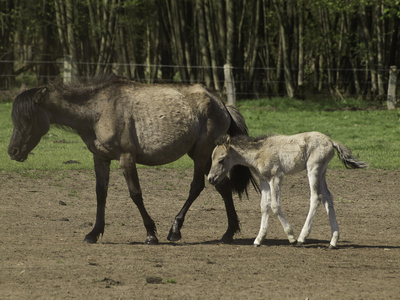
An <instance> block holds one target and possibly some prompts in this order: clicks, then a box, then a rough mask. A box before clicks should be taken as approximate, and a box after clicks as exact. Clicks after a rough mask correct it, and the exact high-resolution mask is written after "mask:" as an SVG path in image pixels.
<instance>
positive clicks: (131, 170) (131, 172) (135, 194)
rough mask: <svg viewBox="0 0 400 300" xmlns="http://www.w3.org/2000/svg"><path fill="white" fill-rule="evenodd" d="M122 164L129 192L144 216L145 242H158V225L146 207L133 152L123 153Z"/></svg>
mask: <svg viewBox="0 0 400 300" xmlns="http://www.w3.org/2000/svg"><path fill="white" fill-rule="evenodd" d="M119 163H120V166H121V168H122V170H123V172H124V176H125V180H126V183H127V184H128V189H129V194H130V196H131V198H132V200H133V202H134V203H135V204H136V206H137V208H138V209H139V212H140V215H141V216H142V219H143V223H144V227H145V228H146V231H147V238H146V240H145V244H158V239H157V237H156V225H155V223H154V221H153V219H152V218H151V217H150V215H149V214H148V213H147V210H146V208H145V207H144V203H143V197H142V191H141V189H140V184H139V177H138V173H137V169H136V164H135V161H134V158H133V156H132V155H131V154H125V155H121V157H120V161H119Z"/></svg>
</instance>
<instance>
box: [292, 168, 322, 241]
mask: <svg viewBox="0 0 400 300" xmlns="http://www.w3.org/2000/svg"><path fill="white" fill-rule="evenodd" d="M307 176H308V181H309V183H310V194H311V195H310V210H309V211H308V215H307V218H306V221H305V222H304V225H303V229H302V230H301V232H300V235H299V238H298V240H297V244H298V245H302V244H303V243H304V241H305V240H306V238H307V237H308V236H309V235H310V232H311V227H312V223H313V221H314V217H315V213H316V212H317V208H318V206H319V204H320V202H321V201H320V200H321V198H320V186H321V185H320V180H321V170H320V168H318V167H315V168H309V169H308V173H307Z"/></svg>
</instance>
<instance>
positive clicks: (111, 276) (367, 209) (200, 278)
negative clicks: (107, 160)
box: [0, 169, 400, 299]
mask: <svg viewBox="0 0 400 300" xmlns="http://www.w3.org/2000/svg"><path fill="white" fill-rule="evenodd" d="M139 174H140V177H141V184H142V190H143V194H144V197H145V204H146V206H147V209H148V211H149V213H150V215H151V216H152V217H153V219H154V220H155V221H156V224H157V226H158V237H159V240H160V245H157V246H148V245H143V244H142V243H143V242H144V240H145V230H144V226H143V224H142V221H141V218H140V216H139V213H138V210H137V209H136V207H135V206H134V204H133V202H132V201H130V199H129V197H128V192H127V188H126V185H125V182H124V179H123V176H122V174H121V172H119V171H114V172H113V173H112V176H111V181H110V189H109V197H108V203H107V210H106V223H107V225H106V231H105V234H104V236H103V238H102V239H101V240H100V241H99V242H98V243H97V244H94V245H89V244H85V243H83V242H82V241H83V238H84V236H85V234H87V233H88V232H89V231H90V230H91V228H92V222H94V218H95V203H96V200H95V195H94V175H93V173H91V172H87V171H63V172H57V173H38V172H34V171H30V172H29V173H28V174H25V175H24V176H22V175H20V174H17V173H12V174H10V173H0V189H1V196H0V199H1V201H0V226H1V229H0V233H1V235H0V268H1V269H0V270H1V271H0V298H1V299H35V298H40V299H49V298H52V299H74V298H76V299H155V298H161V299H284V298H290V299H306V298H309V299H399V297H400V285H399V282H400V227H399V220H400V184H399V183H400V172H399V171H385V170H366V171H359V170H344V169H343V170H329V171H328V178H327V181H328V185H329V187H330V190H331V192H332V194H333V195H334V197H335V205H336V212H337V218H338V222H339V226H340V230H341V237H340V240H339V243H338V246H339V247H340V248H339V249H338V250H329V249H328V248H327V246H328V244H329V239H330V227H329V221H328V217H327V215H326V214H325V211H324V209H323V207H322V206H321V207H320V208H319V210H318V213H317V216H316V219H315V222H314V226H313V231H312V233H311V235H310V237H309V240H308V243H307V244H305V245H304V246H302V247H292V246H290V245H289V243H288V241H287V240H286V238H285V234H284V232H283V229H282V227H281V225H280V223H279V221H278V220H277V218H276V217H272V218H271V219H270V230H269V233H268V237H267V240H266V241H265V244H264V245H263V246H262V247H259V248H254V247H253V246H252V243H253V239H254V238H255V236H256V235H257V232H258V229H259V222H260V212H259V195H257V194H255V193H254V192H253V191H252V192H251V193H250V200H247V199H243V200H241V201H239V200H238V199H235V204H236V208H237V212H238V214H239V217H240V220H241V226H242V231H241V233H240V234H238V235H236V236H235V242H234V244H230V245H226V244H219V243H218V239H219V238H220V237H221V236H222V235H223V233H224V232H225V230H226V226H227V220H226V215H225V210H224V205H223V201H222V199H221V198H220V196H219V195H218V193H217V192H216V191H215V190H214V188H213V187H212V186H211V185H209V184H207V185H206V189H205V190H204V191H203V193H202V194H201V195H200V197H199V199H197V201H196V202H195V203H194V205H193V206H192V209H191V210H190V211H189V213H188V215H187V218H186V222H185V225H184V227H183V229H182V234H183V238H182V240H181V241H180V242H178V243H170V242H168V241H167V240H166V236H167V234H168V231H169V228H170V226H171V225H172V221H173V219H174V216H175V215H176V213H177V212H178V211H179V209H180V208H181V206H182V205H183V203H184V201H185V199H186V196H187V194H188V190H189V185H190V181H191V170H187V171H176V170H169V169H140V170H139ZM282 189H283V190H282V196H283V209H284V212H285V214H286V217H287V219H288V220H289V222H291V224H292V226H293V228H294V229H295V234H297V235H298V234H299V233H300V230H301V227H302V225H303V222H304V220H305V218H306V214H307V212H308V202H309V201H308V195H309V192H308V182H307V179H306V176H305V174H303V173H302V174H298V175H292V176H287V177H286V178H285V182H284V185H283V188H282Z"/></svg>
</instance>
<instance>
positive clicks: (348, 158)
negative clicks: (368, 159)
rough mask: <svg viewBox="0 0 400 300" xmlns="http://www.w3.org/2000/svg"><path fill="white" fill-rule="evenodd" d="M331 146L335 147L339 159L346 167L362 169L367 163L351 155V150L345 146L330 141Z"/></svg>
mask: <svg viewBox="0 0 400 300" xmlns="http://www.w3.org/2000/svg"><path fill="white" fill-rule="evenodd" d="M332 145H333V147H334V148H335V149H336V151H337V154H338V156H339V159H340V160H341V161H342V163H343V164H344V166H345V167H346V168H347V169H364V168H367V167H368V164H367V163H365V162H363V161H360V160H358V159H357V158H355V157H353V156H352V154H351V150H350V149H349V148H347V147H346V146H344V145H342V144H339V143H337V142H335V141H332Z"/></svg>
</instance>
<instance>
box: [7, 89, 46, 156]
mask: <svg viewBox="0 0 400 300" xmlns="http://www.w3.org/2000/svg"><path fill="white" fill-rule="evenodd" d="M46 96H47V89H46V88H34V89H30V90H27V91H25V92H23V93H21V94H20V95H18V96H17V98H15V100H14V103H13V108H12V112H11V118H12V121H13V124H14V129H13V133H12V136H11V140H10V144H9V146H8V154H9V155H10V157H11V159H14V160H17V161H20V162H22V161H24V160H26V159H27V157H28V154H29V152H31V150H32V149H33V148H35V147H36V145H37V144H38V143H39V141H40V139H41V137H42V136H43V135H44V134H46V133H47V131H48V130H49V129H50V120H49V116H48V115H47V114H46V112H45V111H44V110H42V109H41V108H40V107H39V102H41V101H42V100H43V99H44V97H46Z"/></svg>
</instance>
